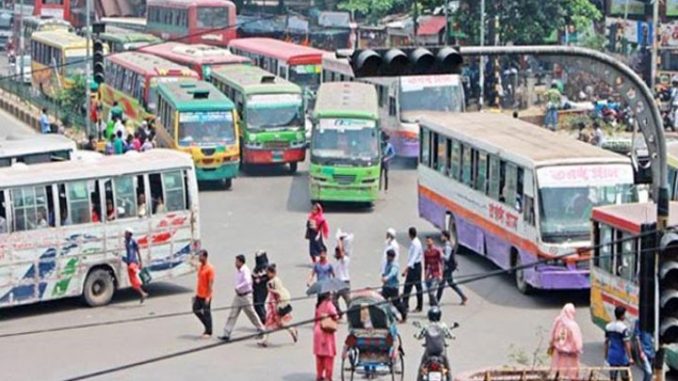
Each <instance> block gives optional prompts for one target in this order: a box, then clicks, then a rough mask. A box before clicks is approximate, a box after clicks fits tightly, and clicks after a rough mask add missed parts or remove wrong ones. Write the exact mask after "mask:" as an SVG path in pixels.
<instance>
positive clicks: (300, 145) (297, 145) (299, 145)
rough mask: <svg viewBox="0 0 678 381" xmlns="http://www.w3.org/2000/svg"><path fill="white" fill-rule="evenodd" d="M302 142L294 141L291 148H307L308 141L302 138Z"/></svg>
mask: <svg viewBox="0 0 678 381" xmlns="http://www.w3.org/2000/svg"><path fill="white" fill-rule="evenodd" d="M299 139H300V140H298V141H294V142H292V143H290V147H291V148H305V147H306V141H305V140H304V137H303V136H302V137H301V138H299Z"/></svg>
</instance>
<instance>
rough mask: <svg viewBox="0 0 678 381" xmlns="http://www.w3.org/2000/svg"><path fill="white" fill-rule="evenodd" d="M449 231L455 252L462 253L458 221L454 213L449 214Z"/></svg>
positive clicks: (447, 227)
mask: <svg viewBox="0 0 678 381" xmlns="http://www.w3.org/2000/svg"><path fill="white" fill-rule="evenodd" d="M446 229H447V232H448V233H450V243H451V244H452V250H453V251H454V253H455V254H461V252H460V250H459V236H458V235H457V221H456V220H455V218H454V214H452V213H448V214H447V224H446Z"/></svg>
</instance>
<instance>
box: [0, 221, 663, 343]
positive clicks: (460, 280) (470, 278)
mask: <svg viewBox="0 0 678 381" xmlns="http://www.w3.org/2000/svg"><path fill="white" fill-rule="evenodd" d="M669 228H672V227H669ZM658 232H659V230H650V231H646V232H642V233H639V234H637V235H632V236H628V237H623V238H619V239H616V240H613V241H611V242H607V243H604V244H599V245H595V246H589V247H585V248H584V249H583V250H586V251H590V250H595V249H596V248H600V247H603V246H607V245H616V244H619V243H623V242H626V241H629V240H634V239H638V238H642V237H644V236H647V235H651V234H657V233H658ZM656 249H657V248H656V247H655V248H649V249H643V250H641V253H642V252H643V251H647V250H649V251H654V250H656ZM581 250H582V249H579V251H581ZM577 253H578V251H577V250H574V251H572V252H567V253H564V254H561V255H558V256H553V257H548V258H544V259H540V260H537V261H534V262H530V263H525V264H521V265H520V266H512V267H510V268H507V269H497V270H492V271H490V272H483V273H476V274H466V275H459V276H455V278H456V279H457V280H456V281H455V284H457V285H461V284H465V283H469V282H474V281H476V280H481V279H485V278H486V277H493V276H497V275H502V274H506V273H512V272H514V271H516V270H524V269H529V268H531V267H535V266H537V265H540V264H544V263H548V262H550V261H554V260H560V259H564V258H567V257H570V256H572V255H575V254H577ZM639 254H640V253H639ZM604 257H607V255H600V256H598V258H604ZM478 277H480V278H478ZM410 283H413V282H410ZM414 283H416V282H414ZM406 285H408V283H407V282H402V283H399V285H398V286H399V287H400V286H406ZM382 287H383V286H381V285H379V286H367V287H360V288H355V289H351V290H350V291H352V292H355V291H374V290H379V289H381V288H382ZM438 288H445V284H441V285H439V286H438ZM312 298H315V296H314V295H310V296H309V295H305V296H297V297H293V298H291V299H290V300H289V301H290V302H297V301H303V300H308V299H312ZM259 305H266V302H261V303H251V304H248V305H246V306H259ZM240 307H242V306H240ZM240 307H238V308H240ZM233 308H235V307H232V306H230V305H228V306H222V307H217V308H212V309H211V311H213V312H214V311H228V310H231V309H233ZM192 314H193V312H192V311H181V312H170V313H166V314H159V315H152V316H139V317H135V318H129V319H119V320H112V321H103V322H93V323H85V324H77V325H68V326H61V327H54V328H44V329H36V330H28V331H19V332H10V333H4V334H0V339H3V338H10V337H17V336H27V335H35V334H42V333H52V332H60V331H70V330H77V329H86V328H94V327H99V326H110V325H116V324H127V323H135V322H141V321H147V320H158V319H166V318H172V317H180V316H189V315H192Z"/></svg>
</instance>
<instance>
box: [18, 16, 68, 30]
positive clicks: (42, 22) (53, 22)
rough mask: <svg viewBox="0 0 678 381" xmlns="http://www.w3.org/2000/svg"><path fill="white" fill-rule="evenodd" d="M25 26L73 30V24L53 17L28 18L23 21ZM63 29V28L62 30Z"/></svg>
mask: <svg viewBox="0 0 678 381" xmlns="http://www.w3.org/2000/svg"><path fill="white" fill-rule="evenodd" d="M23 23H24V25H28V24H30V25H36V26H46V25H49V26H50V27H57V28H59V29H64V30H70V29H72V28H73V26H72V25H71V23H69V22H68V21H66V20H62V19H58V18H53V17H47V18H46V17H38V16H26V17H24V19H23ZM60 27H63V28H60Z"/></svg>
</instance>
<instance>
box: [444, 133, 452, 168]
mask: <svg viewBox="0 0 678 381" xmlns="http://www.w3.org/2000/svg"><path fill="white" fill-rule="evenodd" d="M451 166H452V139H445V172H444V173H445V176H449V175H450V171H451V170H452V169H451Z"/></svg>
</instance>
